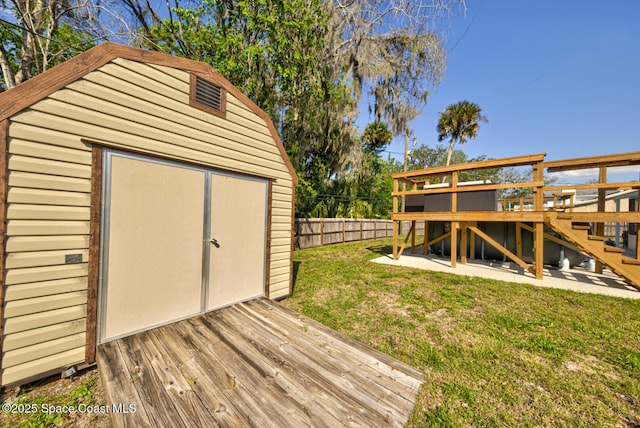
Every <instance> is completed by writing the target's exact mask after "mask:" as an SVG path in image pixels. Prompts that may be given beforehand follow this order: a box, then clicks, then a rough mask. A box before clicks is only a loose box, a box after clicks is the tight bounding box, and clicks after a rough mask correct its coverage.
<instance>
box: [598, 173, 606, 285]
mask: <svg viewBox="0 0 640 428" xmlns="http://www.w3.org/2000/svg"><path fill="white" fill-rule="evenodd" d="M606 182H607V167H606V166H601V167H600V174H599V177H598V183H599V184H605V183H606ZM606 203H607V191H606V189H601V188H600V189H598V212H599V213H603V212H605V208H606ZM595 234H596V235H597V236H604V223H603V222H597V223H596V225H595ZM603 269H604V265H603V264H602V263H600V261H598V260H596V273H599V274H601V273H602V271H603Z"/></svg>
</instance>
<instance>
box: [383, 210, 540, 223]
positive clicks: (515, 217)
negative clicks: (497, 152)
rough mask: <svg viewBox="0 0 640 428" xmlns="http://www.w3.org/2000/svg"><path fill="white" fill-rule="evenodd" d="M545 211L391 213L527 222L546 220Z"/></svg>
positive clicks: (411, 217) (412, 217)
mask: <svg viewBox="0 0 640 428" xmlns="http://www.w3.org/2000/svg"><path fill="white" fill-rule="evenodd" d="M544 215H545V213H543V212H534V211H524V212H521V211H515V212H507V211H459V212H456V213H452V212H450V211H441V212H413V213H394V214H392V215H391V219H392V220H428V221H447V222H448V221H471V222H473V221H487V222H495V221H499V222H504V221H506V222H509V221H522V222H526V223H535V222H542V221H544Z"/></svg>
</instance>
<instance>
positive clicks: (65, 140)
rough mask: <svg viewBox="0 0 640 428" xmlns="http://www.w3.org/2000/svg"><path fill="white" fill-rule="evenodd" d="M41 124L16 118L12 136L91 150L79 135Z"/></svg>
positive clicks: (12, 125)
mask: <svg viewBox="0 0 640 428" xmlns="http://www.w3.org/2000/svg"><path fill="white" fill-rule="evenodd" d="M19 117H20V116H16V118H19ZM39 125H40V124H39V123H38V122H32V123H23V122H19V121H15V120H14V121H13V123H12V124H11V129H10V135H11V138H12V139H15V140H21V141H31V142H34V143H42V144H47V145H52V146H58V147H66V148H69V149H75V150H85V151H89V152H90V151H91V148H90V147H88V146H87V145H86V144H84V143H83V142H82V141H80V136H79V135H77V134H69V133H66V132H59V131H55V130H53V129H49V128H43V127H41V126H39ZM38 157H42V156H38Z"/></svg>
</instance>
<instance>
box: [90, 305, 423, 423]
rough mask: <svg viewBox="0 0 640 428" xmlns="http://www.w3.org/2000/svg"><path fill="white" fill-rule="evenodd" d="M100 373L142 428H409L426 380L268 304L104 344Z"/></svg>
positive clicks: (118, 418) (119, 417)
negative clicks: (339, 427) (416, 400)
mask: <svg viewBox="0 0 640 428" xmlns="http://www.w3.org/2000/svg"><path fill="white" fill-rule="evenodd" d="M98 367H99V369H100V373H101V376H102V379H103V383H104V385H105V390H106V393H107V397H108V399H109V401H110V403H109V404H110V405H111V404H113V405H115V406H116V407H115V409H117V408H118V405H121V408H123V409H130V408H133V407H135V412H129V413H125V412H120V413H118V412H115V411H111V412H110V413H111V419H112V422H113V424H114V425H115V426H132V427H167V426H185V427H209V426H211V427H213V426H234V427H242V426H246V427H258V426H259V427H304V426H314V427H322V426H326V427H335V426H362V427H372V426H385V427H394V426H395V427H400V426H404V424H405V423H406V422H407V420H408V418H409V416H410V414H411V412H412V410H413V407H414V405H415V398H416V395H417V393H418V390H419V389H420V387H421V385H422V383H423V380H424V379H423V375H422V373H420V372H419V371H418V370H416V369H414V368H412V367H410V366H408V365H406V364H404V363H401V362H399V361H397V360H394V359H393V358H391V357H389V356H387V355H385V354H382V353H380V352H377V351H375V350H372V349H370V348H367V347H365V346H363V345H362V344H360V343H358V342H355V341H353V340H351V339H349V338H347V337H344V336H342V335H340V334H338V333H336V332H335V331H333V330H331V329H329V328H327V327H325V326H323V325H321V324H319V323H317V322H315V321H313V320H311V319H309V318H306V317H304V316H302V315H300V314H297V313H295V312H292V311H290V310H288V309H287V308H284V307H283V306H281V305H279V304H277V303H275V302H272V301H269V300H267V299H258V300H253V301H250V302H246V303H241V304H237V305H234V306H231V307H228V308H225V309H221V310H219V311H215V312H211V313H208V314H205V315H202V316H198V317H195V318H191V319H188V320H184V321H181V322H178V323H174V324H170V325H167V326H164V327H160V328H157V329H154V330H150V331H147V332H143V333H140V334H136V335H134V336H130V337H127V338H124V339H119V340H116V341H113V342H109V343H106V344H103V345H100V346H99V348H98ZM131 404H132V405H133V407H129V405H131ZM111 409H113V407H111Z"/></svg>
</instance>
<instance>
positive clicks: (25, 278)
mask: <svg viewBox="0 0 640 428" xmlns="http://www.w3.org/2000/svg"><path fill="white" fill-rule="evenodd" d="M87 272H88V271H87V265H86V264H85V263H80V264H73V265H62V266H40V267H35V268H22V269H11V270H9V271H8V272H7V278H6V284H7V285H13V284H24V283H27V282H39V281H49V280H53V279H63V278H73V277H76V276H86V275H87Z"/></svg>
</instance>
